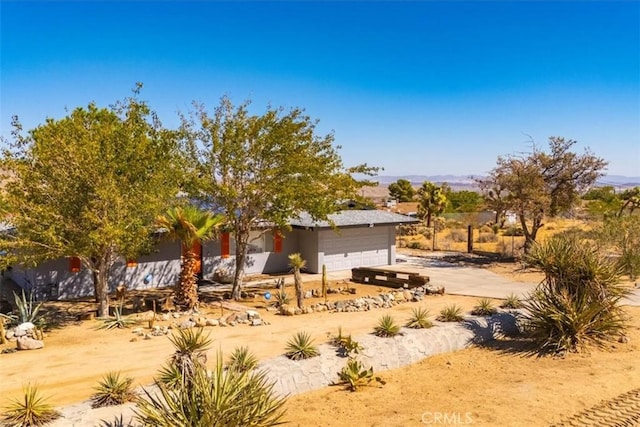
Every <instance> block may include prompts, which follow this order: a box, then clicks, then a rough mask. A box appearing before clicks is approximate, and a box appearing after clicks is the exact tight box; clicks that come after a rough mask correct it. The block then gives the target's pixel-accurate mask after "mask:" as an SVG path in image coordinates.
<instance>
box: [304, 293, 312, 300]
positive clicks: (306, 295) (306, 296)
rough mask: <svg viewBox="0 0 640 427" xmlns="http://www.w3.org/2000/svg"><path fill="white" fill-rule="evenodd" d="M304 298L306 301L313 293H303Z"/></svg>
mask: <svg viewBox="0 0 640 427" xmlns="http://www.w3.org/2000/svg"><path fill="white" fill-rule="evenodd" d="M304 297H305V298H306V299H309V298H312V297H313V292H311V291H307V292H305V293H304Z"/></svg>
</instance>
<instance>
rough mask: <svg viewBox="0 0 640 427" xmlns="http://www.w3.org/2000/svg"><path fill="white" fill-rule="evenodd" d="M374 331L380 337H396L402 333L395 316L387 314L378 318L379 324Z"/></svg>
mask: <svg viewBox="0 0 640 427" xmlns="http://www.w3.org/2000/svg"><path fill="white" fill-rule="evenodd" d="M374 333H375V334H376V335H377V336H379V337H385V338H388V337H394V336H396V335H398V334H399V333H400V326H399V325H398V324H397V323H396V321H395V320H394V319H393V317H391V316H389V315H388V314H387V315H384V316H382V317H381V318H380V320H378V325H377V326H376V327H375V328H374Z"/></svg>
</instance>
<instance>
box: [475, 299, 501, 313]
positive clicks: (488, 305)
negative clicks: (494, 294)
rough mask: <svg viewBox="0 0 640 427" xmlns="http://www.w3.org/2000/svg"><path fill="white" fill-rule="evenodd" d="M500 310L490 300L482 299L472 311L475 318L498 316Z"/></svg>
mask: <svg viewBox="0 0 640 427" xmlns="http://www.w3.org/2000/svg"><path fill="white" fill-rule="evenodd" d="M497 312H498V310H497V309H496V308H495V307H494V306H493V303H492V302H491V300H490V299H489V298H482V299H480V300H479V301H478V303H477V304H476V305H475V306H474V307H473V310H471V314H473V315H474V316H491V315H493V314H496V313H497Z"/></svg>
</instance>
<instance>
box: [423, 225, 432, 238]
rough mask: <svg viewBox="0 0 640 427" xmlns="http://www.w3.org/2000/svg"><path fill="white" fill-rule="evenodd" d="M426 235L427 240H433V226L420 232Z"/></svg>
mask: <svg viewBox="0 0 640 427" xmlns="http://www.w3.org/2000/svg"><path fill="white" fill-rule="evenodd" d="M420 234H422V235H423V236H424V238H425V239H427V240H431V239H433V228H431V227H429V228H427V227H425V228H424V231H423V232H422V233H420Z"/></svg>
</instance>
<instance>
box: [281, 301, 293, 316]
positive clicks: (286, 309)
mask: <svg viewBox="0 0 640 427" xmlns="http://www.w3.org/2000/svg"><path fill="white" fill-rule="evenodd" d="M280 314H282V315H284V316H293V315H294V314H296V309H295V308H294V307H291V306H290V305H288V304H283V305H282V306H281V307H280Z"/></svg>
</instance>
